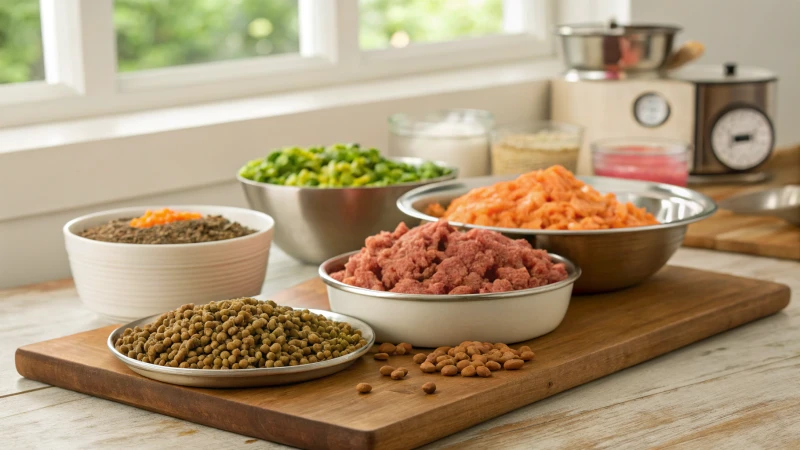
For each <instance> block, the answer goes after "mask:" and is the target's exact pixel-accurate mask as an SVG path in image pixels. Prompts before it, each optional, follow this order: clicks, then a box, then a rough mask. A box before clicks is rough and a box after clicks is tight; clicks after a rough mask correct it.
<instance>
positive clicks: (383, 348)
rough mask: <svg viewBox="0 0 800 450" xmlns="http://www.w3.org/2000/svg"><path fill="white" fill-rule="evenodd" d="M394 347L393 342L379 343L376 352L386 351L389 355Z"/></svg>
mask: <svg viewBox="0 0 800 450" xmlns="http://www.w3.org/2000/svg"><path fill="white" fill-rule="evenodd" d="M396 349H397V347H395V346H394V344H390V343H388V342H384V343H383V344H381V345H380V347H378V353H388V354H390V355H391V354H392V353H394V351H395V350H396Z"/></svg>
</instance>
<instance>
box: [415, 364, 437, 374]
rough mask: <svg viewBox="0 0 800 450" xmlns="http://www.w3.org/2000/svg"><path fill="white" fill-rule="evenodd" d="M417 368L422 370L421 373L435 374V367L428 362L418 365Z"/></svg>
mask: <svg viewBox="0 0 800 450" xmlns="http://www.w3.org/2000/svg"><path fill="white" fill-rule="evenodd" d="M419 368H420V370H422V371H423V372H425V373H433V372H436V366H434V365H433V363H431V362H428V361H426V362H424V363H422V364H420V365H419Z"/></svg>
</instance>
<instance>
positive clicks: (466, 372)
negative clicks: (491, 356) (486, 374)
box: [461, 366, 477, 377]
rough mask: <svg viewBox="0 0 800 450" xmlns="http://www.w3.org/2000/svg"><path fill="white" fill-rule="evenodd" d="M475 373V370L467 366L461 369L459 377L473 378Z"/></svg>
mask: <svg viewBox="0 0 800 450" xmlns="http://www.w3.org/2000/svg"><path fill="white" fill-rule="evenodd" d="M476 373H477V370H476V369H475V367H473V366H467V367H464V368H463V369H461V376H462V377H474V376H475V374H476Z"/></svg>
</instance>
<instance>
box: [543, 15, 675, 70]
mask: <svg viewBox="0 0 800 450" xmlns="http://www.w3.org/2000/svg"><path fill="white" fill-rule="evenodd" d="M680 30H681V29H680V28H679V27H676V26H671V25H650V24H640V25H616V24H613V23H612V24H602V23H589V24H576V25H560V26H558V27H556V34H557V35H558V36H560V37H561V45H562V48H563V58H564V62H565V64H566V65H567V68H569V69H573V70H577V71H584V72H587V71H588V72H591V71H598V72H652V71H657V70H660V69H663V68H664V67H665V65H666V63H667V59H668V58H669V56H670V55H671V54H672V46H673V41H674V38H675V34H677V33H678V32H679V31H680Z"/></svg>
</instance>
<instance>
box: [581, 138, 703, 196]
mask: <svg viewBox="0 0 800 450" xmlns="http://www.w3.org/2000/svg"><path fill="white" fill-rule="evenodd" d="M591 147H592V163H593V165H594V174H595V175H599V176H604V177H614V178H628V179H633V180H644V181H653V182H656V183H667V184H674V185H676V186H686V184H687V181H688V178H689V150H690V149H691V145H690V144H688V143H685V142H681V141H676V140H671V139H661V138H612V139H602V140H599V141H595V142H592V145H591Z"/></svg>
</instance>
